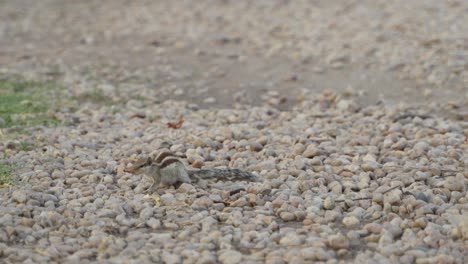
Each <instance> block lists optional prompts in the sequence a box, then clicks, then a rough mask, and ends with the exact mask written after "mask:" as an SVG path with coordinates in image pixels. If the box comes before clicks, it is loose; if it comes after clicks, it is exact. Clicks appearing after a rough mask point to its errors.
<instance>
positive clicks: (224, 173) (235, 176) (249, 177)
mask: <svg viewBox="0 0 468 264" xmlns="http://www.w3.org/2000/svg"><path fill="white" fill-rule="evenodd" d="M189 173H190V176H193V177H195V178H199V179H213V180H224V181H253V182H258V181H262V178H261V177H259V176H257V175H255V174H252V173H250V172H247V171H243V170H239V169H210V170H196V171H189Z"/></svg>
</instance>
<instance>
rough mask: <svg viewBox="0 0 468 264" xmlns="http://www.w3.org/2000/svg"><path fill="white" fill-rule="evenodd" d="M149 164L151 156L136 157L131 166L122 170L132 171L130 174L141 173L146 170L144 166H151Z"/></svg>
mask: <svg viewBox="0 0 468 264" xmlns="http://www.w3.org/2000/svg"><path fill="white" fill-rule="evenodd" d="M151 164H152V161H151V158H149V157H148V158H141V159H138V160H137V161H135V163H134V164H133V165H132V166H130V167H129V168H127V169H125V170H124V171H125V172H129V173H132V174H136V175H138V174H142V173H145V172H146V168H148V167H149V166H151Z"/></svg>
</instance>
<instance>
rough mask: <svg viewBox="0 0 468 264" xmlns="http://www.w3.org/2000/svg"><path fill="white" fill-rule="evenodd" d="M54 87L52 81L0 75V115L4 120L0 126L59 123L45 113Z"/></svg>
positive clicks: (55, 87) (55, 86)
mask: <svg viewBox="0 0 468 264" xmlns="http://www.w3.org/2000/svg"><path fill="white" fill-rule="evenodd" d="M56 89H57V85H55V84H53V83H48V82H35V81H26V80H24V79H22V78H18V77H15V78H12V77H5V76H1V75H0V117H1V118H2V119H3V120H4V121H5V123H4V124H3V126H1V127H30V126H37V125H56V124H57V123H59V122H58V120H57V119H55V118H51V117H48V116H47V115H46V113H45V112H46V111H47V110H48V109H49V107H50V105H51V99H52V96H51V94H52V93H53V91H54V90H56ZM1 127H0V128H1Z"/></svg>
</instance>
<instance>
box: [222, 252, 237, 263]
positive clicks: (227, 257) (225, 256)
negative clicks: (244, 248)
mask: <svg viewBox="0 0 468 264" xmlns="http://www.w3.org/2000/svg"><path fill="white" fill-rule="evenodd" d="M219 261H221V263H223V264H231V263H232V264H236V263H241V261H242V254H241V253H240V252H239V251H235V250H223V251H221V252H220V253H219Z"/></svg>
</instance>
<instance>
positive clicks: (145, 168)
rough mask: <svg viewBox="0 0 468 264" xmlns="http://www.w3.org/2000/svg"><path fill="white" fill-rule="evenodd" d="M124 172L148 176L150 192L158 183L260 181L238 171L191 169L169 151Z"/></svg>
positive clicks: (137, 163) (244, 172)
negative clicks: (151, 180) (150, 181)
mask: <svg viewBox="0 0 468 264" xmlns="http://www.w3.org/2000/svg"><path fill="white" fill-rule="evenodd" d="M124 171H125V172H129V173H132V174H135V175H140V174H145V175H147V176H150V177H151V178H152V179H153V184H151V186H150V187H149V188H148V190H152V189H153V188H154V186H155V185H156V186H158V185H159V184H160V183H161V184H164V185H175V184H176V183H184V182H185V183H191V182H192V181H197V182H198V181H200V180H226V181H253V182H259V181H262V179H261V177H260V176H257V175H255V174H252V173H250V172H247V171H243V170H240V169H231V168H227V169H200V170H199V169H193V168H190V167H188V166H186V165H185V164H184V162H183V161H182V159H181V158H180V157H178V156H176V155H175V154H174V153H172V152H170V151H162V152H160V153H159V154H158V155H157V156H156V158H154V159H152V158H150V157H148V158H144V159H139V160H137V161H136V162H135V164H133V165H132V166H131V167H129V168H128V169H126V170H124Z"/></svg>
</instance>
